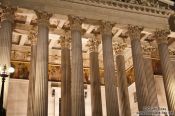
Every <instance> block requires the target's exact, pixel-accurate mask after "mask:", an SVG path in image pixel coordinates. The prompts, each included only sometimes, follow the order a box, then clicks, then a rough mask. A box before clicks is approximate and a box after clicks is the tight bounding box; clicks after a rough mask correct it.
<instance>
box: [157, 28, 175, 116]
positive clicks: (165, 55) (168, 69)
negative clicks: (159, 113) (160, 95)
mask: <svg viewBox="0 0 175 116" xmlns="http://www.w3.org/2000/svg"><path fill="white" fill-rule="evenodd" d="M167 36H168V32H167V31H165V30H157V31H156V32H155V37H156V40H157V43H158V49H159V56H160V62H161V67H162V74H163V80H164V87H165V93H166V98H167V104H168V109H169V111H172V112H174V113H175V91H174V90H175V78H174V77H175V73H174V70H173V67H172V64H171V60H170V56H169V52H168V45H167V43H168V42H167ZM174 115H175V114H174Z"/></svg>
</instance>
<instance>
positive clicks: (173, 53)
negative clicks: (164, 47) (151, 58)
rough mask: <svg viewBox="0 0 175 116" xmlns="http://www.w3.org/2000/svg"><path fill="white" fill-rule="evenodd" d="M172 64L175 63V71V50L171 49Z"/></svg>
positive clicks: (174, 65) (174, 67)
mask: <svg viewBox="0 0 175 116" xmlns="http://www.w3.org/2000/svg"><path fill="white" fill-rule="evenodd" d="M169 54H170V59H171V64H172V65H173V69H174V71H175V50H172V49H169Z"/></svg>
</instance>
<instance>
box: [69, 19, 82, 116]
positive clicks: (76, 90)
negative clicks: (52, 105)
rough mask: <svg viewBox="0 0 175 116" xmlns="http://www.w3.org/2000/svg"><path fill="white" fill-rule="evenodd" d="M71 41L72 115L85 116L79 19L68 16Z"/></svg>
mask: <svg viewBox="0 0 175 116" xmlns="http://www.w3.org/2000/svg"><path fill="white" fill-rule="evenodd" d="M69 20H70V25H71V38H72V39H71V43H72V64H71V65H72V77H71V78H72V80H71V96H72V116H85V102H84V83H83V58H82V38H81V24H82V22H81V19H80V18H78V17H69Z"/></svg>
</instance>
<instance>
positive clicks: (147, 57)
mask: <svg viewBox="0 0 175 116" xmlns="http://www.w3.org/2000/svg"><path fill="white" fill-rule="evenodd" d="M154 50H155V48H153V47H152V46H144V47H143V55H144V67H145V74H146V82H147V87H148V95H149V98H150V100H149V102H150V103H149V106H150V107H152V108H154V107H158V106H159V103H158V98H157V90H156V83H155V79H154V72H153V67H152V59H151V52H153V51H154Z"/></svg>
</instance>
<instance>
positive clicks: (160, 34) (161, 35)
mask: <svg viewBox="0 0 175 116" xmlns="http://www.w3.org/2000/svg"><path fill="white" fill-rule="evenodd" d="M169 34H170V31H169V30H162V29H156V31H155V33H154V35H155V38H156V41H157V43H158V44H161V43H166V44H167V43H168V41H167V37H168V35H169Z"/></svg>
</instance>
